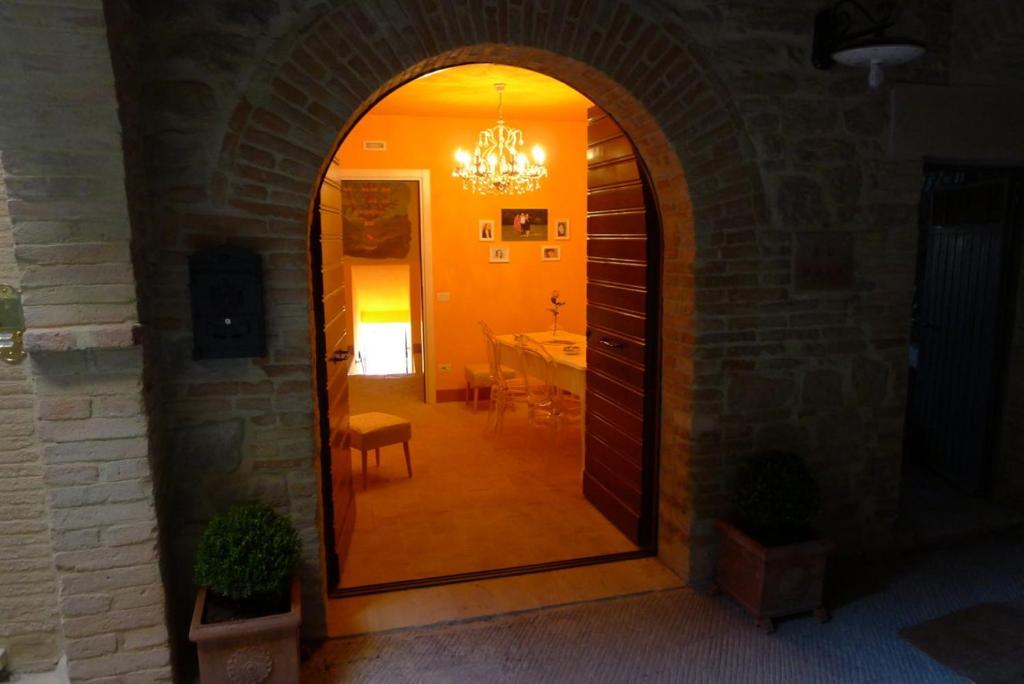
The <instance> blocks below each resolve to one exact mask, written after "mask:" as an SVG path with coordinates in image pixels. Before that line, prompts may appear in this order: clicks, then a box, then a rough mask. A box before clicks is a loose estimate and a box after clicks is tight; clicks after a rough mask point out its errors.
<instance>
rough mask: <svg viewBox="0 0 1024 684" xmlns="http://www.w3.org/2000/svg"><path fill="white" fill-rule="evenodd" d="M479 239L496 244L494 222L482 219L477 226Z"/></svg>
mask: <svg viewBox="0 0 1024 684" xmlns="http://www.w3.org/2000/svg"><path fill="white" fill-rule="evenodd" d="M477 231H478V237H479V238H480V241H481V242H494V221H492V220H490V219H480V222H479V223H478V224H477Z"/></svg>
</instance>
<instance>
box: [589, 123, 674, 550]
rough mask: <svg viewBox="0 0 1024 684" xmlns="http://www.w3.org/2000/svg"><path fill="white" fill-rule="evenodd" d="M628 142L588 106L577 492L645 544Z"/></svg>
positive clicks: (641, 343)
mask: <svg viewBox="0 0 1024 684" xmlns="http://www.w3.org/2000/svg"><path fill="white" fill-rule="evenodd" d="M651 200H652V197H651V195H650V192H649V188H648V186H647V184H646V181H645V178H644V174H643V170H642V168H641V167H640V164H639V161H638V159H637V155H636V151H635V150H634V149H633V144H632V143H631V142H630V141H629V138H628V137H626V135H625V133H623V131H622V129H620V128H619V126H618V125H617V124H616V123H615V121H613V120H612V119H611V118H609V117H608V116H607V115H606V114H605V113H604V112H603V111H601V110H600V109H598V108H597V107H593V108H591V109H590V111H589V126H588V147H587V329H588V335H589V340H588V343H587V400H586V407H587V415H586V440H585V444H586V455H585V458H584V462H585V466H584V472H583V494H584V496H585V497H586V498H587V500H588V501H590V502H591V503H592V504H593V505H594V506H595V507H596V508H597V509H598V510H599V511H601V513H603V514H604V516H605V517H606V518H608V519H609V520H610V521H611V522H612V523H613V524H614V525H615V526H616V527H618V528H619V529H620V530H622V532H623V533H624V534H626V536H628V537H629V538H630V539H631V540H633V542H635V543H637V544H639V545H641V546H648V545H650V544H652V543H653V528H654V524H653V521H654V512H653V501H654V500H655V494H654V486H655V480H654V471H655V465H654V458H655V456H654V454H655V449H654V445H655V440H656V434H655V430H656V424H657V419H656V418H655V417H654V416H655V414H656V405H655V402H656V401H657V397H656V396H655V395H656V394H657V393H656V392H655V391H652V388H653V387H656V386H657V383H656V381H655V379H654V378H655V375H656V373H657V356H656V343H657V322H656V308H655V305H656V301H657V297H656V295H655V293H654V291H653V290H654V288H656V287H657V282H658V277H659V273H658V267H657V264H658V260H657V252H656V250H657V240H656V236H657V232H656V228H657V223H656V221H657V219H656V215H655V213H654V208H653V207H654V205H653V202H652V201H651Z"/></svg>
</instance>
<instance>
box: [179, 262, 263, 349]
mask: <svg viewBox="0 0 1024 684" xmlns="http://www.w3.org/2000/svg"><path fill="white" fill-rule="evenodd" d="M188 272H189V289H190V290H191V294H192V338H193V346H192V358H195V359H231V358H239V357H247V356H265V355H266V353H267V334H266V328H265V325H264V319H263V264H262V262H261V261H260V255H259V254H256V253H255V252H252V251H249V250H247V249H242V248H240V247H214V248H211V249H205V250H203V251H202V252H197V253H196V254H193V255H192V256H191V257H189V259H188Z"/></svg>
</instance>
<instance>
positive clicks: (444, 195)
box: [312, 64, 660, 596]
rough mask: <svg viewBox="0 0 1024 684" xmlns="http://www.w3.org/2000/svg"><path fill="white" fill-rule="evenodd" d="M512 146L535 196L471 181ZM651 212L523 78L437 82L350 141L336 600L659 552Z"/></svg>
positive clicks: (569, 97)
mask: <svg viewBox="0 0 1024 684" xmlns="http://www.w3.org/2000/svg"><path fill="white" fill-rule="evenodd" d="M497 84H500V87H498V88H496V87H495V86H496V85H497ZM496 119H497V120H498V123H497V124H495V120H496ZM498 127H505V128H506V129H508V128H515V129H519V131H520V132H518V133H516V136H517V138H516V140H517V142H518V144H519V148H518V150H519V152H520V153H521V154H520V156H512V157H511V158H510V159H509V161H508V168H509V170H510V171H512V172H513V173H512V175H515V173H517V172H518V173H520V175H521V176H524V175H528V174H527V173H524V172H526V171H527V170H529V173H535V172H536V170H537V168H539V167H543V172H542V173H539V174H537V178H536V179H535V180H536V181H537V182H536V183H535V184H534V185H537V186H539V187H530V188H517V189H516V190H517V191H516V192H511V191H509V189H508V188H496V187H484V186H480V185H478V184H477V181H476V180H474V179H473V178H472V176H473V175H474V173H476V172H479V174H478V175H486V174H487V172H491V173H492V174H493V172H494V171H495V170H500V169H501V168H502V163H503V162H502V161H501V159H500V158H498V156H492V155H490V154H488V151H487V149H486V140H485V138H484V137H481V138H479V142H478V134H479V133H480V132H481V131H489V132H490V133H489V134H495V133H496V129H497V128H498ZM535 148H539V150H536V149H535ZM478 149H479V153H478ZM403 169H406V170H407V169H418V170H420V171H419V173H421V174H422V178H424V179H427V182H426V183H420V184H419V186H418V187H419V189H420V193H419V194H416V193H413V192H411V191H409V192H404V191H401V190H400V189H397V188H396V187H395V186H391V187H389V186H387V181H388V180H389V176H388V174H392V175H393V176H394V175H397V176H401V175H402V174H403V173H405V174H408V173H409V172H408V171H405V172H403V171H402V170H403ZM467 172H469V173H467ZM353 175H355V176H358V179H357V180H359V181H361V182H362V183H363V185H361V186H358V187H357V186H354V185H353V186H350V185H348V184H349V183H350V182H352V181H353V180H356V179H354V178H353ZM346 188H352V189H351V190H348V191H346ZM414 195H415V202H414V203H415V204H416V205H417V206H416V210H417V211H413V209H412V208H411V207H410V201H412V198H413V197H414ZM654 206H655V205H654V203H653V196H652V194H651V189H650V187H649V184H648V183H647V182H646V179H645V172H644V169H643V165H642V162H641V161H640V160H639V158H638V157H637V155H636V152H635V149H634V147H633V145H632V143H631V142H630V141H629V139H628V138H627V137H626V136H625V134H624V133H623V132H622V130H621V129H620V128H619V127H618V125H617V124H616V123H615V122H614V121H613V120H612V119H611V118H609V117H607V116H606V115H605V114H604V112H602V111H601V110H600V109H599V108H597V107H595V106H594V104H593V103H592V102H590V101H589V100H588V99H587V98H586V97H584V96H583V95H582V94H580V93H579V92H577V91H575V90H573V89H572V88H570V87H569V86H567V85H565V84H563V83H561V82H559V81H556V80H554V79H551V78H548V77H546V76H543V75H542V74H539V73H537V72H533V71H529V70H525V69H519V68H514V67H509V66H502V65H494V64H471V65H465V66H460V67H453V68H449V69H444V70H441V71H438V72H434V73H431V74H428V75H426V76H423V77H421V78H418V79H416V80H414V81H411V82H409V83H407V84H405V85H403V86H401V87H399V88H397V89H396V90H394V91H392V92H391V93H390V94H389V95H387V96H385V97H384V98H383V99H382V100H380V101H379V102H378V103H376V105H375V106H374V107H372V108H371V109H369V111H368V112H367V113H366V114H365V115H364V116H363V118H362V119H361V120H360V121H359V122H358V123H357V124H356V125H355V126H354V127H353V128H352V129H351V130H350V131H349V133H348V134H347V135H346V136H345V138H344V139H343V140H342V142H341V145H340V147H339V148H338V150H337V153H336V154H335V156H334V158H333V160H332V162H331V165H330V169H329V170H328V172H327V175H326V176H325V178H324V181H323V184H322V186H321V188H320V193H319V201H318V202H317V211H316V212H315V213H314V218H313V226H312V233H313V240H312V244H313V246H314V249H313V254H312V262H313V265H314V268H315V269H316V270H317V271H319V272H320V273H321V274H322V277H321V279H320V280H321V282H320V283H316V284H315V285H314V294H315V300H314V302H315V304H316V305H318V306H315V309H316V312H315V313H316V320H317V325H318V327H319V328H320V330H318V335H317V347H318V358H320V359H321V360H322V361H321V363H320V364H319V369H318V374H319V378H318V380H319V382H318V386H319V395H320V401H319V410H320V417H321V423H322V426H321V429H322V434H323V435H324V441H325V442H329V443H330V445H331V446H330V449H329V451H330V453H329V454H325V457H324V472H325V478H324V480H325V482H327V483H330V486H329V489H330V492H329V495H328V496H326V497H325V498H326V499H327V501H325V504H326V505H325V509H326V510H327V511H329V518H328V520H329V524H328V525H325V528H326V534H327V539H326V540H325V541H326V544H325V545H326V546H327V549H328V557H329V566H328V571H329V579H330V587H329V593H330V595H332V596H351V595H358V594H367V593H373V592H381V591H389V590H394V589H401V588H410V587H414V586H429V585H434V584H444V583H451V582H461V581H468V580H474V579H481V578H487V577H497V576H506V575H510V574H519V573H528V572H536V571H543V570H550V569H553V568H559V567H571V566H575V565H585V564H594V563H600V562H608V561H612V560H622V559H626V558H631V557H640V556H643V555H651V554H653V553H654V552H655V539H656V534H655V533H656V529H655V519H656V516H655V502H656V499H657V477H656V472H657V464H656V456H655V454H656V443H657V424H658V419H657V415H658V413H657V410H658V409H657V396H658V372H657V358H658V356H657V339H658V330H659V328H658V316H657V313H658V311H657V305H656V302H657V301H658V297H657V292H656V289H657V286H658V285H657V284H658V282H659V278H660V268H659V264H660V240H659V235H660V227H659V226H658V219H657V212H656V210H655V209H654ZM414 214H416V215H418V216H421V218H420V221H419V226H417V225H416V221H415V220H404V218H409V217H412V216H413V215H414ZM403 217H404V218H403ZM400 219H402V220H400ZM382 225H386V226H387V230H383V229H382ZM424 226H426V227H427V229H426V230H424V229H423V227H424ZM413 233H417V234H418V236H419V237H420V239H421V244H420V245H419V251H418V252H416V253H415V254H413V253H412V252H413V251H415V248H414V243H415V242H416V240H414V239H413V235H412V234H413ZM385 242H387V243H388V245H389V247H388V248H387V250H385V252H386V253H385V252H382V251H381V250H382V245H383V244H384V243H385ZM353 248H356V249H357V250H359V251H358V253H353ZM417 264H418V265H419V267H421V269H422V272H421V273H413V272H412V271H413V270H414V269H415V268H417ZM318 285H319V286H320V287H319V289H318V287H317V286H318ZM416 288H420V292H419V293H417V292H415V289H416ZM406 302H408V304H406ZM321 303H322V304H321ZM418 321H421V322H422V328H421V329H419V330H417V329H416V326H417V322H418ZM416 340H420V344H421V345H422V346H421V347H420V348H419V350H417V349H416V347H415V344H416ZM384 359H387V360H386V361H385V360H384ZM410 369H411V372H410ZM418 383H419V384H418ZM410 434H411V438H410ZM325 494H328V493H327V492H325Z"/></svg>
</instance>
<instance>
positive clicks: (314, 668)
mask: <svg viewBox="0 0 1024 684" xmlns="http://www.w3.org/2000/svg"><path fill="white" fill-rule="evenodd" d="M835 565H836V567H835V571H834V572H833V573H832V575H833V576H832V578H831V579H830V582H831V585H830V590H829V594H830V597H831V600H830V603H831V606H832V608H833V620H832V622H830V623H828V624H825V625H819V624H817V623H816V622H814V620H813V619H808V618H797V619H791V620H787V621H784V622H782V623H781V624H780V625H779V629H778V631H777V632H776V633H775V634H773V635H764V634H762V633H760V632H759V631H758V630H756V629H755V627H754V625H753V622H752V621H751V619H750V618H749V617H748V616H747V615H746V614H745V613H743V612H742V611H741V610H740V609H739V608H737V607H736V605H735V604H732V603H730V602H729V601H728V600H727V599H724V598H722V597H717V598H712V597H708V596H704V595H702V594H699V593H697V592H695V591H692V590H689V589H677V590H668V591H660V592H654V593H647V594H643V595H639V596H633V597H626V598H619V599H610V600H606V601H599V602H592V603H585V604H577V605H573V606H566V607H562V608H554V609H546V610H540V611H532V612H526V613H520V614H514V615H506V616H502V617H498V618H492V619H488V620H479V621H473V622H465V623H459V624H451V625H445V626H440V627H433V628H424V629H414V630H406V631H397V632H390V633H378V634H371V635H367V636H362V637H353V638H348V639H337V640H331V641H328V642H325V643H324V644H322V645H321V646H320V647H319V648H318V649H317V650H316V651H315V652H313V653H312V654H311V656H310V657H309V658H308V660H307V662H306V665H305V669H304V676H303V681H304V682H311V683H315V682H342V681H344V682H484V681H486V682H627V681H628V682H636V681H645V682H729V683H744V682H751V683H755V682H756V683H758V684H761V683H771V682H780V683H781V682H787V683H792V682H837V683H846V682H851V683H852V682H858V683H860V682H863V683H868V682H871V683H882V682H893V683H900V684H903V683H908V684H910V683H916V682H928V683H930V682H963V681H967V680H966V679H965V678H964V677H962V676H961V675H959V674H958V673H956V672H955V671H953V670H951V669H948V668H946V667H945V666H943V665H941V664H939V663H937V662H936V661H934V660H932V659H931V658H929V657H928V656H927V655H925V654H924V653H923V652H921V651H919V650H917V649H916V648H914V647H913V646H911V645H910V644H909V643H908V642H906V641H904V640H903V639H901V638H900V636H899V630H900V629H902V628H904V627H907V626H911V625H917V624H920V623H922V622H924V621H926V620H931V619H933V618H936V617H939V616H942V615H946V614H948V613H950V612H952V611H956V610H961V609H963V608H966V607H969V606H974V605H978V604H981V603H986V602H1000V601H1013V600H1019V599H1021V598H1022V597H1024V538H1022V537H1021V536H1020V535H1019V534H1017V535H1012V536H1008V535H1004V536H1002V537H999V538H990V539H986V540H980V541H975V542H973V543H971V544H962V545H959V546H957V547H955V548H942V549H935V550H930V551H917V552H908V553H904V554H901V555H898V556H888V557H885V558H874V559H858V560H856V561H847V562H844V563H836V564H835Z"/></svg>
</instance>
